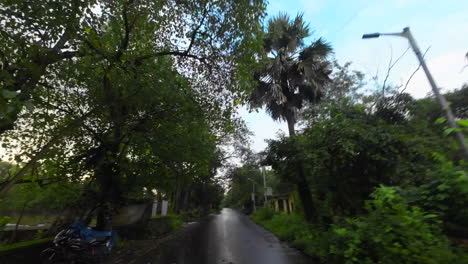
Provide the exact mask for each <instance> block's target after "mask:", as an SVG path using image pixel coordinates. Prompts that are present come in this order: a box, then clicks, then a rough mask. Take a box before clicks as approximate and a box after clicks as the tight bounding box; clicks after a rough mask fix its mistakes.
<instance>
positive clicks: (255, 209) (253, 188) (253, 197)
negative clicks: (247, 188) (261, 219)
mask: <svg viewBox="0 0 468 264" xmlns="http://www.w3.org/2000/svg"><path fill="white" fill-rule="evenodd" d="M252 201H253V209H254V212H255V211H257V206H256V205H255V182H254V181H253V180H252Z"/></svg>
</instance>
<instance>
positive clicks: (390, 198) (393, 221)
mask: <svg viewBox="0 0 468 264" xmlns="http://www.w3.org/2000/svg"><path fill="white" fill-rule="evenodd" d="M371 198H372V199H371V200H368V201H367V202H366V209H367V211H368V214H367V215H363V216H359V217H357V218H348V219H346V221H345V223H344V224H341V225H338V224H337V225H333V226H332V228H331V229H330V231H329V233H328V235H329V251H328V252H329V253H328V255H327V256H321V257H322V258H325V259H327V261H328V262H332V263H382V264H387V263H388V264H391V263H392V264H393V263H415V264H416V263H421V264H422V263H427V264H430V263H434V264H436V263H466V262H465V261H467V260H468V258H467V257H468V256H467V255H466V254H464V256H462V255H457V254H455V253H454V250H453V249H452V248H451V246H450V243H449V241H448V239H447V238H446V237H445V236H444V235H443V234H442V232H441V229H440V227H439V224H438V223H440V221H439V220H438V219H437V218H438V216H437V215H435V214H428V213H426V212H424V211H422V210H421V209H420V208H419V207H416V206H409V205H407V204H406V201H405V200H404V199H403V197H402V196H400V195H399V194H398V193H397V190H396V189H394V188H390V187H380V188H378V189H377V190H376V191H375V192H374V193H373V194H372V195H371Z"/></svg>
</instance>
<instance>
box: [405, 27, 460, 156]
mask: <svg viewBox="0 0 468 264" xmlns="http://www.w3.org/2000/svg"><path fill="white" fill-rule="evenodd" d="M402 35H403V36H404V37H406V38H407V39H408V41H409V43H410V45H411V48H412V49H413V51H414V53H415V54H416V57H417V58H418V60H419V63H421V67H422V68H423V70H424V72H425V73H426V76H427V79H428V80H429V83H430V84H431V87H432V91H433V92H434V94H435V96H436V97H437V100H438V101H439V103H440V105H441V106H442V109H443V110H444V112H445V116H446V117H447V121H448V123H449V125H450V127H451V128H455V129H457V128H458V126H457V123H456V122H455V116H454V115H453V112H452V109H451V108H450V106H449V104H448V103H447V100H446V99H445V97H444V95H443V94H441V93H440V91H439V88H438V87H437V85H436V83H435V81H434V78H433V77H432V75H431V72H430V71H429V68H428V67H427V65H426V62H425V61H424V57H423V55H422V54H421V51H420V50H419V47H418V45H417V44H416V40H415V39H414V38H413V35H412V34H411V31H410V29H409V27H406V28H404V29H403V34H402ZM455 137H456V139H457V140H458V143H459V144H460V148H461V151H462V155H463V157H464V159H465V160H468V146H467V144H466V142H465V137H464V136H463V133H462V132H461V131H455Z"/></svg>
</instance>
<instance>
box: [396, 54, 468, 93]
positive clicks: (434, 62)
mask: <svg viewBox="0 0 468 264" xmlns="http://www.w3.org/2000/svg"><path fill="white" fill-rule="evenodd" d="M465 53H466V51H464V50H456V51H450V52H447V53H444V54H441V55H439V56H437V57H435V58H432V59H430V60H428V61H427V65H428V68H429V70H430V71H431V73H432V75H433V77H434V79H435V81H436V84H437V85H438V86H439V87H440V88H442V90H443V91H449V90H453V89H454V88H460V87H461V86H462V85H463V83H466V82H468V69H465V70H463V71H462V69H463V66H464V65H466V63H467V61H466V59H465V58H464V55H465ZM411 73H412V72H407V73H406V76H405V78H404V79H405V80H407V79H408V78H409V76H410V75H411ZM407 91H408V92H409V93H411V94H412V95H413V96H415V97H417V98H421V97H424V96H425V95H426V94H428V93H431V92H432V90H431V88H430V86H429V82H428V80H427V78H426V75H425V74H424V71H423V70H422V69H420V70H419V71H418V72H417V73H416V74H415V75H414V77H413V79H412V80H411V83H410V84H409V85H408V89H407Z"/></svg>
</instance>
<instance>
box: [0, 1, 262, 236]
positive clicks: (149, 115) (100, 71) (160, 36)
mask: <svg viewBox="0 0 468 264" xmlns="http://www.w3.org/2000/svg"><path fill="white" fill-rule="evenodd" d="M5 5H6V9H14V8H16V5H15V4H14V3H10V2H7V3H6V4H5ZM91 7H93V6H91ZM41 8H42V6H41ZM264 8H265V7H264V3H263V1H222V2H210V1H166V2H160V1H150V0H147V1H132V0H129V1H127V0H119V1H97V2H96V3H95V6H94V7H93V8H91V9H90V11H89V12H91V13H92V16H93V17H94V18H95V19H94V20H93V21H92V22H89V23H88V22H87V20H83V21H84V22H83V24H82V25H81V26H80V27H75V28H74V30H77V31H78V32H79V35H80V37H81V39H80V40H81V42H80V43H81V44H82V45H79V48H77V49H78V51H79V54H80V56H77V57H74V59H72V60H68V61H57V62H56V63H54V64H53V65H50V67H49V68H47V69H50V71H47V72H44V73H42V75H41V76H42V79H41V84H40V85H39V86H37V87H36V88H35V89H34V91H32V92H31V93H32V96H33V98H35V99H36V101H35V107H36V108H35V109H34V110H32V111H25V112H20V118H19V119H16V123H15V125H16V129H15V130H11V131H8V132H6V133H4V138H9V139H13V141H15V140H16V141H19V142H20V143H19V144H20V147H21V151H22V152H21V153H19V155H16V156H17V157H16V159H17V160H18V161H17V162H21V160H26V161H27V160H29V162H28V163H27V164H26V165H25V166H24V167H23V168H25V169H27V168H32V167H33V165H31V164H34V163H36V164H37V163H38V164H41V165H42V162H45V163H46V162H49V163H54V164H55V165H56V166H55V167H54V166H52V167H54V170H53V171H52V172H51V173H56V174H57V175H61V176H62V177H69V178H73V179H76V180H82V179H84V178H90V184H91V185H92V188H94V189H96V190H97V191H96V194H97V197H95V198H96V200H97V201H96V202H100V203H103V202H107V203H108V202H111V203H114V204H116V203H118V202H119V200H121V199H122V198H123V197H125V196H127V195H128V194H129V193H130V192H132V193H142V192H143V191H142V190H143V187H148V188H149V187H155V185H158V184H159V185H158V187H159V188H161V187H162V186H164V185H166V186H168V185H170V183H172V182H174V181H173V180H172V179H171V178H172V177H176V178H178V179H177V180H175V182H176V183H177V184H181V185H184V186H185V185H186V184H185V183H180V182H181V181H183V180H182V179H184V177H187V178H189V179H190V178H191V177H195V175H198V174H201V175H205V176H204V177H208V178H209V177H213V173H212V172H210V170H212V169H213V167H214V166H212V164H214V162H213V160H215V158H214V153H215V152H216V151H217V148H216V144H217V143H218V141H219V139H220V138H222V137H223V136H225V135H226V134H232V133H234V131H235V130H236V128H237V125H238V123H237V122H236V121H235V120H233V118H232V116H233V115H232V112H233V107H234V102H238V101H242V100H243V99H244V98H245V97H246V96H245V95H246V92H245V89H246V88H247V87H250V83H251V81H252V78H251V76H250V74H249V66H250V65H251V64H252V63H253V62H254V59H253V56H252V55H253V54H255V53H258V50H259V49H260V43H259V41H258V38H257V35H258V34H260V33H261V32H260V29H261V28H260V26H259V25H260V20H261V18H262V17H263V15H264ZM44 19H45V18H44ZM80 21H81V20H80ZM46 32H47V31H46ZM18 34H19V35H27V34H28V32H27V31H26V30H19V31H18ZM13 119H15V118H11V120H13ZM11 120H10V121H11ZM71 124H73V125H71ZM8 144H16V143H12V141H10V143H8ZM10 146H11V147H12V145H10ZM188 146H190V148H188ZM192 146H193V147H192ZM145 166H146V167H149V166H150V167H155V169H154V170H152V171H151V170H150V169H147V168H145ZM24 171H25V170H22V174H20V175H18V174H16V175H15V177H13V179H12V180H11V181H10V182H9V184H8V188H11V186H12V184H14V183H15V182H17V181H18V180H19V179H20V178H21V177H22V176H24V175H25V173H24ZM161 171H165V172H166V173H165V174H159V175H158V174H155V172H161ZM143 172H145V173H148V174H144V175H142V174H141V173H143ZM149 172H150V173H149ZM151 177H156V178H159V180H157V181H155V182H157V184H155V185H150V183H151V181H148V180H146V178H151ZM164 177H167V178H165V179H164ZM155 182H152V183H155ZM189 182H190V181H189ZM128 184H133V185H128ZM147 185H148V186H147ZM180 190H181V189H179V192H180ZM103 211H104V210H103ZM102 213H103V212H101V213H100V216H99V218H98V225H99V227H100V228H102V227H103V226H104V225H105V224H106V223H105V222H104V219H105V218H104V217H103V215H102Z"/></svg>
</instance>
